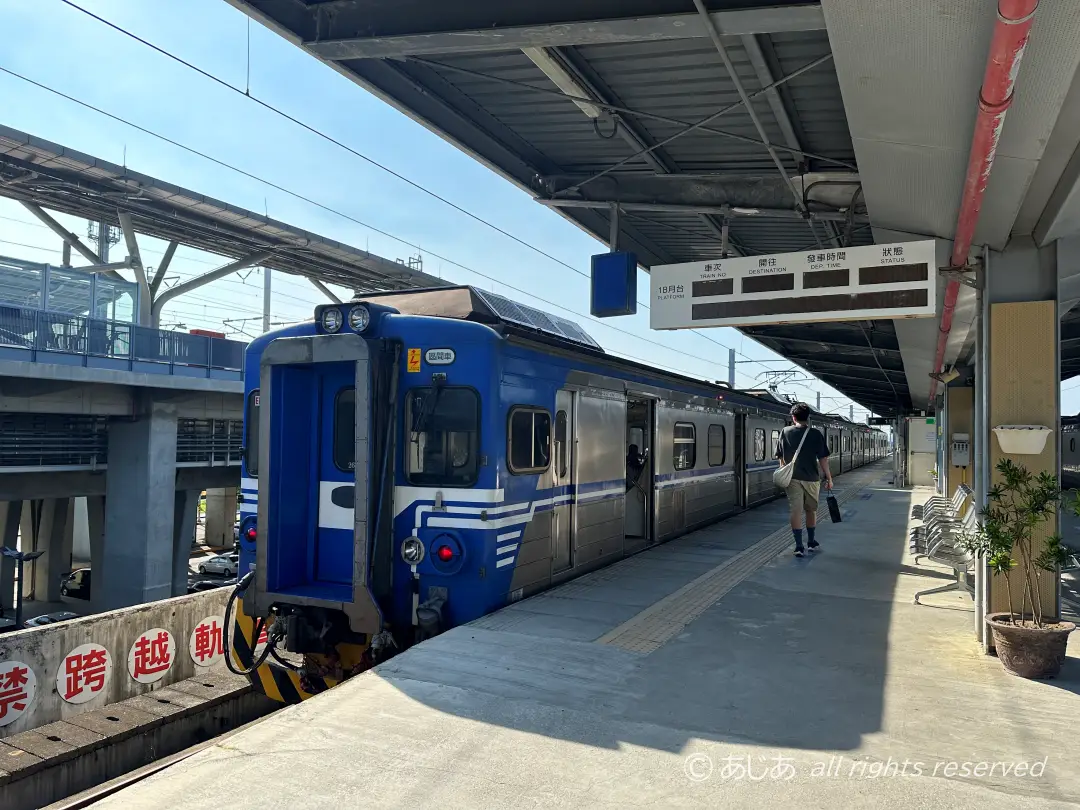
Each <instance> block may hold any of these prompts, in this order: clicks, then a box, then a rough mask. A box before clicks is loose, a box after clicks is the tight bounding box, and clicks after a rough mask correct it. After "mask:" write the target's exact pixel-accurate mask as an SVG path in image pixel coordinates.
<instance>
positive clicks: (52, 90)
mask: <svg viewBox="0 0 1080 810" xmlns="http://www.w3.org/2000/svg"><path fill="white" fill-rule="evenodd" d="M61 1H62V2H65V3H67V4H68V5H71V6H72V7H73V8H77V9H78V10H80V11H83V12H84V13H86V14H88V15H89V16H91V17H94V18H95V19H98V20H99V21H100V22H102V23H104V24H106V25H108V26H110V27H111V28H114V29H116V30H117V31H119V32H121V33H124V34H125V35H128V36H131V37H132V38H134V39H136V40H138V41H140V42H142V43H143V44H145V45H146V46H147V47H151V48H153V49H154V50H155V51H158V52H159V53H162V54H163V55H165V56H167V57H169V58H172V59H175V60H176V61H178V62H181V63H183V64H185V66H187V67H189V68H190V69H192V70H195V71H196V72H198V73H200V74H201V75H204V76H206V77H207V78H210V79H212V80H214V81H215V82H217V83H219V84H222V85H223V86H225V87H228V88H229V89H232V90H234V91H236V90H237V89H236V88H235V87H233V86H232V85H230V84H228V83H227V82H224V81H223V80H221V79H218V78H217V77H215V76H213V75H212V74H209V73H207V72H206V71H204V70H202V69H201V68H198V67H196V66H194V65H191V64H190V63H187V62H186V61H185V60H183V59H180V58H179V57H175V56H174V55H172V54H170V53H168V52H167V51H165V50H164V49H162V48H159V47H158V46H156V45H153V43H149V42H147V41H145V40H143V39H142V38H140V37H138V36H136V35H134V34H130V32H126V31H125V30H124V29H122V28H121V27H119V26H116V25H115V24H113V23H111V22H109V21H108V20H104V19H102V18H99V17H98V16H97V15H94V14H93V13H91V12H88V11H86V10H85V9H82V8H81V7H79V6H77V5H76V4H74V3H70V2H69V1H68V0H61ZM0 72H3V73H6V74H8V75H10V76H12V77H14V78H17V79H20V80H22V81H24V82H27V83H29V84H31V85H33V86H36V87H38V88H39V89H42V90H44V91H46V92H49V93H52V94H54V95H57V96H59V97H61V98H64V99H65V100H68V101H71V102H72V103H75V104H78V105H80V106H83V107H85V108H87V109H90V110H92V111H94V112H97V113H98V114H100V115H103V116H105V117H108V118H110V119H112V120H115V121H117V122H119V123H122V124H124V125H126V126H129V127H131V128H133V129H136V130H138V131H140V132H143V133H145V134H147V135H150V136H151V137H154V138H158V139H160V140H162V141H164V142H166V143H169V144H171V145H173V146H176V147H177V148H180V149H183V150H185V151H188V152H191V153H192V154H195V155H197V156H199V157H202V158H203V159H205V160H208V161H211V162H213V163H215V164H217V165H220V166H222V167H224V168H227V169H229V170H230V171H234V172H236V173H238V174H241V175H243V176H246V177H248V178H250V179H253V180H255V181H256V182H259V183H262V184H265V185H267V186H268V187H271V188H274V189H276V190H278V191H281V192H282V193H285V194H288V195H290V196H293V197H295V198H297V199H300V200H302V201H304V202H307V203H308V204H310V205H313V206H316V207H318V208H320V209H322V210H325V211H328V212H329V213H333V214H335V215H336V216H340V217H342V218H344V219H347V220H349V221H352V222H354V223H356V224H358V225H360V226H361V227H364V228H368V229H369V230H372V231H374V232H376V233H379V234H381V235H383V236H386V237H387V238H389V239H392V240H394V241H397V242H400V243H402V244H405V245H407V246H409V247H412V248H414V249H416V250H420V251H421V252H422V253H423V252H425V251H424V250H423V249H422V248H421V247H420V246H419V245H417V244H414V243H411V242H409V241H408V240H405V239H402V238H400V237H397V236H395V235H394V234H391V233H389V232H387V231H384V230H382V229H380V228H377V227H375V226H372V225H370V224H368V223H366V222H363V221H361V220H359V219H357V218H355V217H352V216H350V215H348V214H345V213H343V212H341V211H339V210H336V209H334V208H332V207H330V206H327V205H325V204H322V203H319V202H317V201H316V200H313V199H311V198H309V197H307V196H305V195H303V194H299V193H298V192H294V191H292V190H290V189H288V188H285V187H283V186H280V185H278V184H276V183H273V182H271V181H269V180H266V179H265V178H262V177H259V176H257V175H254V174H252V173H250V172H247V171H245V170H243V169H240V168H238V167H236V166H233V165H231V164H229V163H227V162H225V161H222V160H219V159H217V158H214V157H212V156H211V155H208V154H206V153H204V152H201V151H199V150H197V149H194V148H192V147H189V146H187V145H185V144H182V143H180V142H178V141H176V140H174V139H172V138H169V137H167V136H164V135H162V134H160V133H157V132H154V131H153V130H150V129H148V128H146V127H142V126H140V125H138V124H135V123H134V122H132V121H130V120H127V119H125V118H123V117H121V116H118V115H115V114H113V113H110V112H108V111H106V110H104V109H101V108H99V107H96V106H95V105H92V104H90V103H88V102H85V101H83V100H81V99H78V98H75V97H73V96H71V95H69V94H66V93H63V92H62V91H59V90H56V89H55V88H52V87H49V86H47V85H45V84H43V83H41V82H37V81H35V80H33V79H30V78H29V77H27V76H25V75H22V74H20V73H18V72H17V71H14V70H11V69H8V68H5V67H3V66H0ZM238 92H239V91H238ZM252 100H254V101H257V102H258V103H260V104H262V105H263V106H266V107H267V108H268V109H271V110H272V111H274V112H278V113H280V114H281V115H282V116H283V117H285V118H287V119H289V120H291V121H293V122H294V123H296V124H297V125H299V126H302V127H303V128H304V129H307V130H310V131H312V132H313V133H315V134H317V135H320V136H321V137H326V138H327V139H329V140H332V141H334V142H335V143H338V145H339V146H341V147H342V148H344V149H346V150H347V151H350V152H352V153H355V154H357V156H358V157H360V158H362V159H364V160H367V161H368V162H371V163H372V164H373V165H376V166H378V167H379V168H383V169H385V170H386V171H387V172H388V173H390V174H392V175H394V176H396V177H399V178H400V179H402V180H403V181H405V182H407V183H409V184H410V185H413V186H416V187H417V188H420V189H421V190H422V191H424V192H425V193H430V194H431V196H433V197H435V198H436V199H439V200H440V201H443V202H446V203H447V204H449V205H450V206H451V207H453V208H455V209H456V210H459V211H461V212H462V213H465V214H466V215H468V216H470V217H472V218H473V219H477V220H478V221H480V222H482V223H483V224H485V225H491V223H488V222H487V221H485V220H483V219H482V218H479V217H477V216H476V215H474V214H472V213H471V212H468V211H466V210H464V209H462V208H460V206H457V205H456V204H454V203H451V202H449V201H446V200H444V199H443V198H441V197H440V196H439V195H437V194H435V193H434V192H429V191H428V190H427V189H424V188H423V187H422V186H419V185H418V184H416V183H415V182H414V181H411V180H409V179H408V178H405V177H403V176H401V175H399V174H398V173H396V172H394V171H393V170H390V169H388V168H386V167H383V166H382V165H381V164H379V163H377V162H376V161H372V160H371V159H370V158H367V156H365V155H363V154H361V153H358V152H356V150H353V149H351V147H348V146H346V145H344V144H340V143H339V142H337V141H336V140H335V139H332V138H330V137H329V136H325V135H324V134H323V133H320V132H319V131H318V130H317V129H315V128H313V127H311V126H310V125H307V124H305V123H304V122H302V121H299V120H297V119H294V118H293V117H292V116H289V115H288V114H287V113H283V112H281V111H279V110H277V109H276V108H273V107H272V106H271V105H267V104H265V103H264V102H261V101H259V100H258V99H255V98H254V97H252ZM492 227H494V228H495V230H497V231H499V232H501V233H504V234H505V235H506V236H508V238H511V239H513V240H514V241H515V242H519V243H521V244H523V245H524V246H526V247H528V248H530V249H533V250H536V251H537V252H539V253H541V254H542V255H545V256H546V257H547V258H549V259H551V260H553V261H555V262H556V263H558V264H560V265H561V266H564V267H567V268H568V269H571V270H572V271H574V272H575V273H577V274H578V275H582V276H586V274H584V273H582V272H581V271H579V270H577V268H574V267H573V266H571V265H568V264H566V263H565V262H562V261H561V260H559V259H557V258H555V257H553V256H551V255H550V254H547V253H546V252H545V251H542V250H540V249H538V248H536V247H535V246H533V245H529V244H528V243H526V242H524V240H521V239H520V238H518V237H516V236H514V235H513V234H509V233H508V232H505V231H503V230H502V229H500V228H498V227H497V226H492ZM426 252H427V253H428V254H429V255H431V256H433V257H435V258H438V259H440V260H442V261H445V262H447V263H448V264H451V265H453V266H456V267H459V268H461V269H463V270H465V271H466V272H469V273H473V274H474V275H477V276H480V277H481V278H485V279H488V280H490V281H493V282H494V283H497V284H500V285H502V286H505V287H507V288H508V289H511V290H514V291H516V292H520V293H522V294H524V295H527V296H530V297H532V298H535V299H536V300H538V301H542V302H544V303H546V304H548V305H550V306H554V307H556V308H558V309H561V310H563V311H566V312H569V313H571V314H573V315H575V316H578V317H583V318H587V319H588V320H590V321H592V322H594V323H597V324H599V325H601V326H603V327H605V328H608V329H611V330H613V331H615V332H618V333H621V334H624V335H627V336H629V337H632V338H635V339H637V340H640V341H643V342H646V343H649V344H650V345H654V346H657V347H659V348H662V349H665V350H668V351H679V350H678V349H675V348H674V347H669V346H665V345H663V344H660V343H657V342H656V341H652V340H649V339H647V338H644V337H642V336H640V335H636V334H633V333H631V332H628V331H626V330H623V329H619V328H618V327H615V326H612V325H610V324H607V323H604V322H603V321H600V320H598V319H595V318H592V317H590V316H587V315H585V314H584V313H581V312H578V311H576V310H573V309H571V308H569V307H565V306H562V305H560V304H557V303H555V302H553V301H550V300H548V299H545V298H543V297H541V296H538V295H536V294H534V293H530V292H528V291H526V290H523V289H521V288H519V287H515V286H514V285H511V284H508V283H506V282H505V281H502V280H499V279H495V278H493V277H491V276H489V275H487V274H484V273H481V272H479V271H477V270H474V269H473V268H470V267H468V266H466V265H463V264H461V263H460V262H457V261H455V260H453V259H449V258H448V257H444V256H441V255H439V254H438V253H435V252H433V251H430V250H428V251H426ZM586 277H587V276H586ZM643 306H645V308H646V309H647V308H648V307H647V305H643ZM688 331H691V332H693V333H694V334H697V335H699V336H701V337H703V338H705V339H706V340H708V341H709V342H710V343H713V344H715V345H717V346H720V347H721V348H725V349H730V348H731V347H728V346H727V345H726V344H724V343H721V342H720V341H718V340H716V339H714V338H712V337H710V336H708V335H706V334H703V333H702V332H699V331H697V330H688ZM735 351H736V354H738V355H739V356H741V357H744V358H746V359H748V360H751V361H753V362H759V361H757V360H755V359H754V358H751V357H749V355H746V354H745V353H743V352H741V351H738V350H735ZM705 362H710V363H712V364H714V365H717V366H722V365H723V364H722V363H721V362H718V361H708V360H706V361H705Z"/></svg>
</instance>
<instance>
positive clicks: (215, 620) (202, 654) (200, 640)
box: [188, 616, 225, 667]
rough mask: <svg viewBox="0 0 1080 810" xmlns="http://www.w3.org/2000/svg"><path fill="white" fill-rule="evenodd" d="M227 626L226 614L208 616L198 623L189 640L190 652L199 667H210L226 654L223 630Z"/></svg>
mask: <svg viewBox="0 0 1080 810" xmlns="http://www.w3.org/2000/svg"><path fill="white" fill-rule="evenodd" d="M224 626H225V617H224V616H207V617H206V618H205V619H203V620H202V621H201V622H199V623H198V624H197V625H195V629H194V630H193V631H192V633H191V638H190V639H189V640H188V652H189V653H191V660H192V661H194V662H195V666H197V667H210V666H213V665H214V664H216V663H218V662H219V661H221V660H222V659H223V658H224V656H225V647H224V645H223V643H222V634H221V630H222V628H223V627H224Z"/></svg>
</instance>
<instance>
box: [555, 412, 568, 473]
mask: <svg viewBox="0 0 1080 810" xmlns="http://www.w3.org/2000/svg"><path fill="white" fill-rule="evenodd" d="M555 463H556V465H557V468H558V471H559V478H566V411H559V412H558V413H557V414H555Z"/></svg>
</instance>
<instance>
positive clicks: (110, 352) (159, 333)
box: [0, 304, 247, 380]
mask: <svg viewBox="0 0 1080 810" xmlns="http://www.w3.org/2000/svg"><path fill="white" fill-rule="evenodd" d="M246 345H247V344H246V343H242V342H240V341H237V340H228V339H224V338H214V337H207V336H205V335H189V334H186V333H184V332H167V331H163V330H161V329H151V328H149V327H146V326H136V325H134V324H130V323H123V322H121V321H103V320H98V319H96V318H87V317H84V316H82V315H70V314H67V313H64V312H50V311H47V310H40V309H29V308H26V307H16V306H11V305H8V304H0V358H6V359H17V360H30V361H32V362H40V363H60V364H64V365H82V366H87V367H90V368H110V369H121V370H126V371H140V372H145V373H150V374H173V375H178V376H185V377H210V378H214V379H222V380H239V379H243V371H244V348H245V347H246Z"/></svg>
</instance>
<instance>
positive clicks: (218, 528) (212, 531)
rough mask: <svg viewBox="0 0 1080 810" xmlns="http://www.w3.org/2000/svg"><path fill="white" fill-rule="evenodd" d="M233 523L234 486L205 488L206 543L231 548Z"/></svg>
mask: <svg viewBox="0 0 1080 810" xmlns="http://www.w3.org/2000/svg"><path fill="white" fill-rule="evenodd" d="M235 523H236V488H235V487H230V488H228V489H208V490H206V535H205V538H204V541H205V543H206V545H208V546H210V547H211V548H232V544H233V525H234V524H235Z"/></svg>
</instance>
